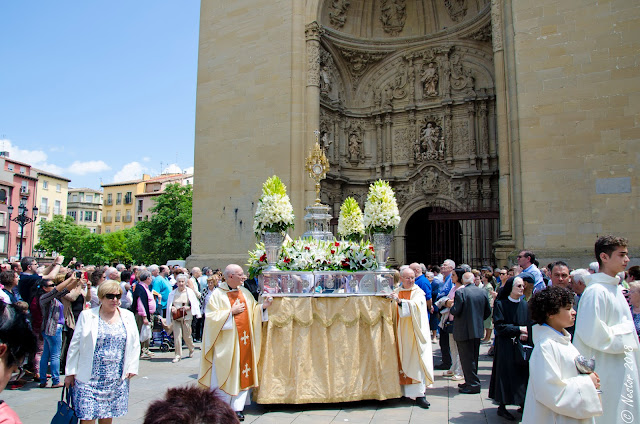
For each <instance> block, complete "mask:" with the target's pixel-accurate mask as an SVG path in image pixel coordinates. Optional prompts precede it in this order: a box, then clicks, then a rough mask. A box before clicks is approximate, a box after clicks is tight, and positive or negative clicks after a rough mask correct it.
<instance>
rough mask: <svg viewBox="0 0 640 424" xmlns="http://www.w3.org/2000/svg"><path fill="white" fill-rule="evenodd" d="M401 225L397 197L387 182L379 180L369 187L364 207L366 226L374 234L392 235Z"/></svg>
mask: <svg viewBox="0 0 640 424" xmlns="http://www.w3.org/2000/svg"><path fill="white" fill-rule="evenodd" d="M398 224H400V212H399V211H398V203H397V202H396V195H395V193H394V192H393V189H392V188H391V186H390V185H389V183H388V182H387V181H384V180H378V181H376V182H375V183H373V184H371V185H370V186H369V194H368V195H367V202H366V203H365V205H364V226H365V228H366V229H367V231H370V232H372V233H387V234H390V233H392V232H393V231H394V230H395V229H396V228H398Z"/></svg>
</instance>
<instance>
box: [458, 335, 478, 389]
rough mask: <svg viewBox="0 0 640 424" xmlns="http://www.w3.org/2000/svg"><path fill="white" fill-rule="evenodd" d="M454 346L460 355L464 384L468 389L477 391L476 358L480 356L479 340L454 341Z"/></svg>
mask: <svg viewBox="0 0 640 424" xmlns="http://www.w3.org/2000/svg"><path fill="white" fill-rule="evenodd" d="M456 345H457V346H458V354H459V355H460V364H461V365H462V373H463V374H464V382H465V383H467V385H468V387H469V388H473V389H476V388H477V389H479V388H480V378H478V357H479V356H480V339H469V340H461V341H456Z"/></svg>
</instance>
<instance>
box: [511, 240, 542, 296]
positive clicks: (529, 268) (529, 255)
mask: <svg viewBox="0 0 640 424" xmlns="http://www.w3.org/2000/svg"><path fill="white" fill-rule="evenodd" d="M516 259H517V260H518V265H519V266H520V268H522V272H529V273H531V274H532V275H533V278H534V280H536V283H535V285H534V286H533V292H534V293H535V292H538V291H540V290H544V288H545V287H546V286H545V285H544V278H542V273H541V272H540V270H539V269H538V267H537V266H536V264H535V263H534V262H535V261H536V255H535V254H534V253H533V252H532V251H530V250H523V251H521V252H520V253H519V254H518V256H517V257H516Z"/></svg>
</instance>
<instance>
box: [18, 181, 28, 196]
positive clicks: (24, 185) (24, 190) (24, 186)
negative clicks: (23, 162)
mask: <svg viewBox="0 0 640 424" xmlns="http://www.w3.org/2000/svg"><path fill="white" fill-rule="evenodd" d="M28 192H29V183H28V182H26V181H25V180H22V183H21V184H20V193H28Z"/></svg>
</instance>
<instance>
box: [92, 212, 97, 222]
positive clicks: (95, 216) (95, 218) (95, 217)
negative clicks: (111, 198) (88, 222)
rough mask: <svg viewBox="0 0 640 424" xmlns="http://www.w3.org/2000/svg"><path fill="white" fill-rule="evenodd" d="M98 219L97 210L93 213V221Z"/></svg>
mask: <svg viewBox="0 0 640 424" xmlns="http://www.w3.org/2000/svg"><path fill="white" fill-rule="evenodd" d="M97 221H98V212H94V213H93V222H97Z"/></svg>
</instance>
